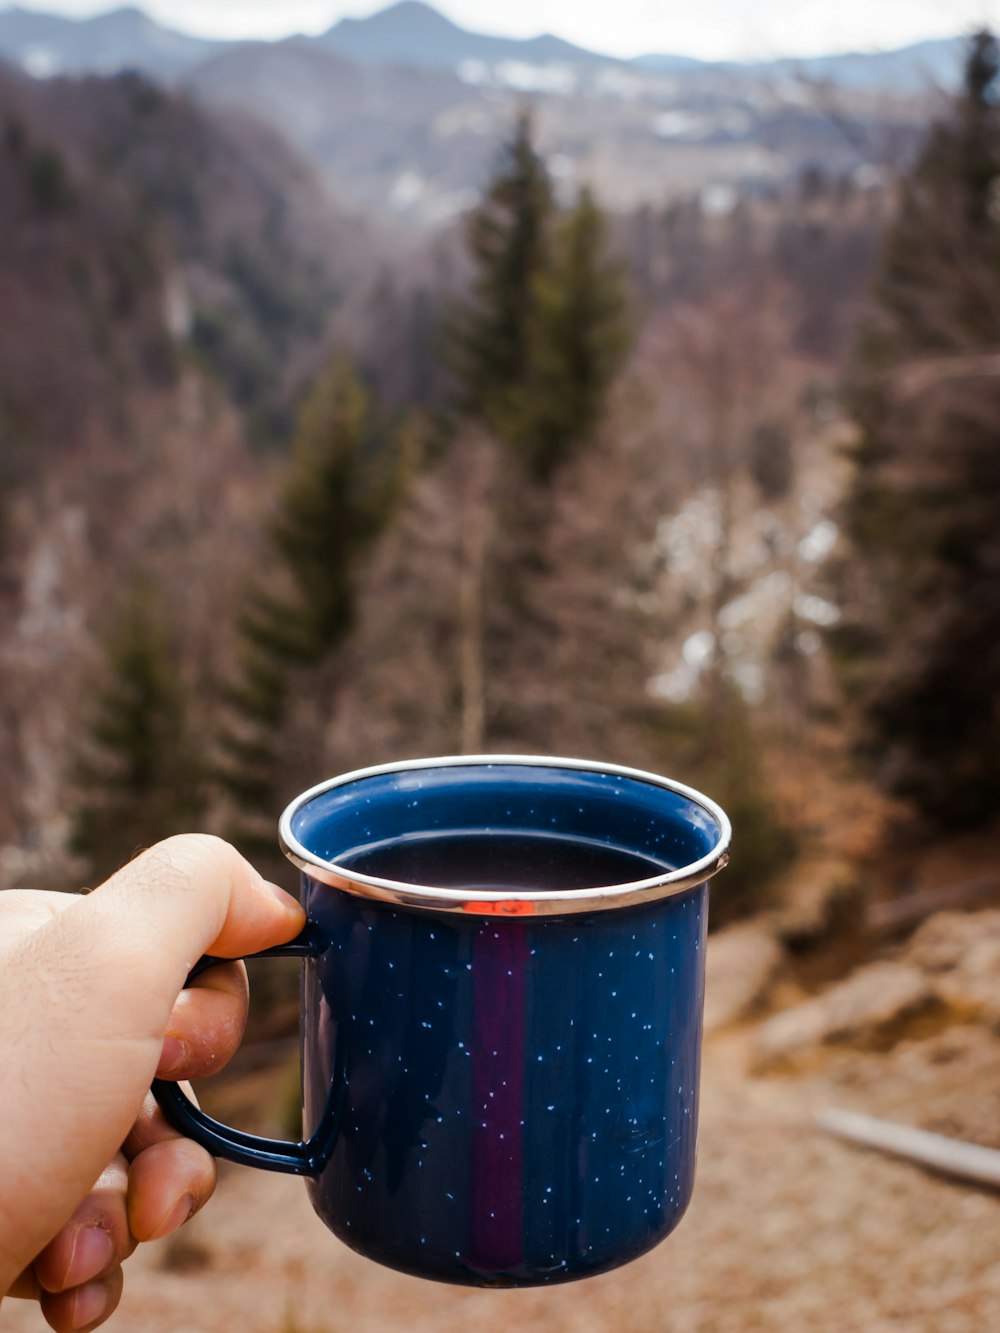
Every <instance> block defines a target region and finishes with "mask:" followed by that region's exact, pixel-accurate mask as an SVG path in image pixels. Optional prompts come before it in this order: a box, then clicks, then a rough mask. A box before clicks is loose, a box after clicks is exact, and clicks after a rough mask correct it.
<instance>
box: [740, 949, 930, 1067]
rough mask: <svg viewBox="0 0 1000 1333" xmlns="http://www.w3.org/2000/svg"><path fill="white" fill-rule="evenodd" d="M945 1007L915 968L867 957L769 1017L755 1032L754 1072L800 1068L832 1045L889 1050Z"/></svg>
mask: <svg viewBox="0 0 1000 1333" xmlns="http://www.w3.org/2000/svg"><path fill="white" fill-rule="evenodd" d="M943 1012H944V1004H943V1002H942V1000H941V997H940V996H939V994H938V992H937V990H936V988H935V986H934V985H933V984H932V983H931V981H930V979H929V978H928V977H927V976H926V975H925V974H924V973H923V972H922V971H921V970H920V969H919V968H917V967H912V966H910V965H908V964H905V963H892V962H880V963H871V964H869V965H868V966H867V967H862V968H859V969H858V971H856V972H854V973H853V974H852V975H851V976H849V977H848V978H847V979H846V980H845V981H841V982H839V983H838V984H837V985H835V986H832V987H831V988H830V989H829V990H828V991H826V992H824V994H822V995H819V996H817V997H816V998H815V999H812V1000H807V1001H806V1002H805V1003H803V1004H797V1005H794V1006H793V1007H792V1008H791V1009H785V1010H784V1011H783V1012H781V1013H779V1014H775V1016H774V1017H773V1018H770V1019H768V1021H767V1022H766V1023H764V1024H763V1025H762V1026H761V1027H760V1029H759V1030H758V1032H757V1039H756V1045H755V1049H754V1052H753V1055H752V1060H751V1063H752V1067H753V1070H754V1072H755V1073H765V1072H772V1071H775V1070H780V1069H790V1068H801V1067H802V1066H805V1065H808V1064H810V1063H814V1062H815V1061H816V1060H817V1059H818V1058H819V1057H820V1056H821V1055H822V1052H823V1048H824V1047H829V1046H835V1045H843V1046H853V1047H856V1048H858V1049H861V1050H889V1049H890V1048H891V1047H892V1046H894V1045H895V1044H896V1042H897V1041H899V1040H900V1038H902V1037H903V1036H912V1035H916V1033H917V1032H918V1031H919V1030H920V1029H921V1028H925V1029H926V1028H927V1027H929V1026H931V1024H932V1022H936V1021H939V1020H940V1018H941V1016H942V1015H943Z"/></svg>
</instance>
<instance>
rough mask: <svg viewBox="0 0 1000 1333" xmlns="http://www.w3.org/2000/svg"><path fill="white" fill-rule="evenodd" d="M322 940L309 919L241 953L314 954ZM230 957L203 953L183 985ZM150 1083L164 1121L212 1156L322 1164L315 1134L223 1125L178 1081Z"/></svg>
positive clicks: (270, 1165) (308, 1169)
mask: <svg viewBox="0 0 1000 1333" xmlns="http://www.w3.org/2000/svg"><path fill="white" fill-rule="evenodd" d="M322 947H323V946H322V943H321V941H320V939H319V936H318V935H317V932H316V930H315V928H314V927H313V925H312V924H311V923H310V924H309V925H307V926H306V927H305V929H304V930H303V931H301V933H300V934H298V935H296V937H295V939H293V940H289V942H288V943H287V944H278V945H275V946H274V947H273V948H271V949H262V950H261V951H260V953H254V954H247V955H246V957H248V958H315V957H316V955H317V954H318V953H320V952H321V951H322ZM237 961H238V960H237V959H234V958H215V957H213V956H212V955H211V954H204V955H203V956H202V957H201V958H199V959H198V961H197V963H195V965H194V967H193V968H192V969H191V971H190V972H189V973H188V976H187V980H186V981H185V983H184V984H185V986H187V985H190V983H191V982H192V981H194V980H195V978H196V977H200V976H201V974H202V973H203V972H207V971H208V969H209V968H210V967H216V966H217V965H218V964H219V963H232V962H237ZM150 1086H151V1090H152V1093H153V1096H154V1097H155V1098H156V1100H157V1102H158V1103H159V1105H160V1109H161V1110H162V1112H163V1115H164V1118H165V1119H166V1121H167V1123H168V1124H169V1125H171V1126H172V1127H173V1128H174V1129H176V1130H177V1131H178V1132H179V1133H181V1134H184V1135H185V1136H186V1137H187V1138H189V1139H194V1141H195V1143H200V1144H201V1146H202V1147H203V1148H207V1149H208V1151H209V1152H210V1153H211V1154H212V1155H213V1156H214V1157H224V1158H225V1159H226V1160H227V1161H230V1162H240V1163H242V1164H243V1165H245V1166H256V1167H259V1168H262V1169H263V1170H264V1171H284V1172H287V1173H289V1174H291V1175H296V1176H315V1175H317V1174H318V1173H319V1171H320V1170H321V1169H322V1166H323V1154H322V1151H321V1147H320V1145H319V1144H318V1142H317V1135H316V1134H314V1135H313V1136H312V1138H311V1139H304V1140H301V1139H300V1140H299V1142H298V1143H295V1142H292V1141H291V1140H290V1139H268V1138H264V1137H262V1136H261V1135H259V1134H247V1133H246V1132H245V1131H244V1130H241V1129H234V1128H233V1127H232V1126H231V1125H224V1124H223V1123H222V1122H221V1121H220V1120H213V1119H212V1117H211V1116H210V1115H206V1114H205V1112H204V1111H203V1110H201V1108H200V1107H198V1106H195V1104H194V1102H192V1101H191V1100H190V1099H189V1098H188V1096H187V1095H186V1093H185V1092H184V1091H183V1090H182V1089H181V1087H180V1085H179V1084H177V1083H174V1082H172V1081H170V1080H168V1079H162V1078H154V1079H153V1082H152V1084H151V1085H150Z"/></svg>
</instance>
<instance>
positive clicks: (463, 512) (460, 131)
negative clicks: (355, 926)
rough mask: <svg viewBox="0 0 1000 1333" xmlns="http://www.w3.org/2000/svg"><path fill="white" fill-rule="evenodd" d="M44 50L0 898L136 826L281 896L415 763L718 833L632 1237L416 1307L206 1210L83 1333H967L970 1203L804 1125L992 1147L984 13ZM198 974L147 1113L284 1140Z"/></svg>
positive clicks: (290, 1222) (945, 1179)
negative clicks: (677, 1045)
mask: <svg viewBox="0 0 1000 1333" xmlns="http://www.w3.org/2000/svg"><path fill="white" fill-rule="evenodd" d="M48 8H49V9H51V10H53V11H54V10H55V9H58V10H59V13H55V12H46V9H45V8H44V7H43V6H42V5H38V6H37V7H36V6H35V5H32V6H31V7H29V8H19V7H13V8H3V9H0V751H2V753H3V756H4V761H3V764H2V767H0V890H2V889H7V888H13V887H57V888H64V889H67V890H76V889H79V888H80V887H81V886H83V885H90V884H96V883H98V882H100V880H101V879H102V878H103V877H105V876H106V875H107V874H108V873H110V872H111V871H112V870H114V869H115V868H116V867H117V866H119V865H121V864H122V863H123V862H124V861H126V860H128V859H129V857H130V856H132V855H133V854H134V853H135V851H136V850H137V849H139V848H141V847H143V846H145V845H148V844H149V843H150V842H153V841H156V840H157V839H159V838H161V837H163V836H165V835H167V834H169V833H172V832H175V831H179V830H188V829H206V830H210V831H213V832H216V833H220V834H222V835H223V836H225V837H228V838H230V839H232V840H233V841H235V842H236V843H237V844H238V845H239V846H240V847H241V848H242V849H243V850H244V851H245V852H246V853H247V854H248V855H250V856H252V857H253V858H254V859H255V861H256V862H257V864H258V865H259V866H260V867H261V869H262V870H264V871H265V872H266V873H268V874H270V875H271V876H272V877H274V878H277V879H279V881H280V882H283V883H285V884H287V885H288V886H289V887H294V876H293V875H292V874H291V873H290V870H289V868H288V867H287V866H285V865H284V864H283V863H282V862H281V860H280V858H279V857H278V855H277V852H276V848H275V825H276V820H277V816H278V813H279V812H280V810H281V809H282V807H283V806H284V804H285V803H286V801H287V800H289V799H290V798H291V797H292V796H293V795H295V794H296V793H297V792H299V791H301V790H303V789H304V788H306V787H308V786H311V785H312V784H314V783H316V782H318V781H320V780H322V779H323V778H325V777H328V776H331V775H333V774H335V773H338V772H342V771H345V770H347V769H350V768H353V767H358V766H362V765H367V764H373V763H378V762H383V761H388V760H392V759H399V758H405V757H412V756H417V755H430V754H447V753H456V752H480V751H509V752H537V753H546V752H547V753H555V754H567V755H580V756H586V757H590V758H599V759H604V760H609V761H615V762H619V763H625V764H629V765H633V766H637V767H641V768H648V769H653V770H656V771H661V772H664V773H666V774H669V775H671V776H673V777H676V778H679V779H681V780H683V781H686V782H688V783H691V784H693V785H695V786H698V787H701V788H703V789H704V790H706V791H707V792H708V793H709V794H710V795H712V796H713V797H715V798H716V799H717V800H719V801H720V802H721V803H722V804H723V805H724V806H725V807H726V808H727V810H728V811H729V813H730V815H731V817H732V819H733V823H734V826H735V843H734V857H733V863H732V865H731V867H730V868H729V869H728V870H726V872H725V873H724V874H723V875H721V876H720V877H719V878H718V879H717V880H715V881H714V882H713V887H712V929H713V935H712V938H711V941H710V950H709V987H708V997H707V1012H706V1022H707V1028H708V1039H707V1045H706V1052H705V1073H704V1090H703V1111H702V1134H701V1140H700V1164H699V1183H698V1186H697V1188H696V1194H695V1202H694V1203H693V1205H692V1207H691V1210H690V1213H689V1216H688V1218H687V1219H686V1220H685V1221H684V1223H683V1224H682V1226H681V1228H680V1229H679V1231H678V1232H677V1233H676V1235H675V1236H674V1237H672V1238H671V1239H670V1240H669V1241H668V1242H667V1243H666V1244H665V1245H664V1246H662V1247H661V1248H660V1249H658V1250H657V1251H655V1252H654V1253H652V1254H651V1255H649V1256H647V1257H646V1258H644V1259H642V1260H640V1261H638V1262H637V1263H636V1264H634V1265H632V1266H630V1267H629V1268H627V1269H625V1270H623V1271H621V1272H620V1273H616V1274H610V1275H607V1276H605V1277H602V1278H597V1279H593V1280H591V1281H590V1282H587V1283H585V1284H582V1285H578V1286H571V1287H567V1288H562V1289H556V1290H552V1291H541V1292H539V1291H534V1292H515V1293H505V1294H503V1295H499V1294H490V1293H479V1292H471V1291H463V1290H458V1289H455V1290H453V1289H450V1288H443V1287H435V1286H432V1285H430V1284H426V1283H421V1282H419V1281H416V1280H414V1279H409V1278H405V1277H400V1276H398V1275H395V1274H391V1273H388V1272H386V1271H384V1270H380V1269H378V1268H376V1267H375V1266H373V1265H371V1264H368V1263H366V1262H365V1261H363V1260H361V1259H358V1258H357V1257H356V1256H354V1255H353V1254H351V1253H350V1252H349V1251H348V1250H346V1249H345V1248H344V1247H342V1246H341V1245H340V1244H339V1242H337V1241H336V1240H334V1239H333V1238H332V1237H331V1236H330V1235H329V1234H328V1233H327V1232H326V1231H325V1230H324V1229H323V1227H322V1226H321V1224H320V1223H319V1222H318V1221H316V1220H315V1219H314V1218H313V1216H312V1214H311V1212H310V1210H309V1205H308V1202H307V1200H306V1196H305V1192H304V1190H303V1189H302V1186H301V1183H300V1182H297V1181H295V1180H289V1179H286V1178H282V1177H271V1176H266V1175H264V1174H263V1173H259V1174H258V1173H250V1172H247V1171H243V1170H239V1169H236V1168H234V1169H232V1170H231V1171H229V1170H225V1171H224V1179H223V1183H222V1186H221V1189H220V1194H219V1197H218V1198H217V1199H216V1200H215V1202H214V1204H213V1206H212V1207H211V1208H210V1209H209V1210H208V1212H207V1214H206V1216H205V1217H199V1218H198V1219H196V1220H195V1221H194V1222H193V1223H192V1224H191V1226H190V1227H188V1228H185V1231H184V1233H183V1234H182V1235H180V1236H178V1237H176V1238H174V1239H172V1240H170V1241H168V1242H166V1243H164V1244H162V1245H159V1246H153V1247H147V1248H148V1249H149V1253H147V1254H143V1255H141V1256H137V1258H136V1259H134V1260H133V1261H131V1263H130V1265H129V1269H130V1272H131V1276H130V1278H129V1281H128V1283H127V1285H126V1295H125V1299H124V1301H123V1304H122V1306H121V1309H120V1311H119V1313H118V1314H117V1315H116V1316H115V1322H114V1324H113V1326H116V1327H118V1328H119V1329H122V1330H126V1329H128V1330H135V1331H136V1333H138V1331H139V1330H142V1331H143V1333H147V1331H152V1333H160V1331H161V1330H162V1333H178V1331H179V1330H185V1331H190V1333H214V1331H215V1330H220V1329H236V1328H239V1329H245V1330H250V1331H251V1333H338V1331H339V1330H342V1329H345V1328H348V1327H350V1328H351V1329H352V1330H356V1331H357V1333H365V1331H368V1330H371V1331H375V1330H388V1329H394V1328H397V1327H399V1326H401V1325H402V1324H403V1323H404V1322H405V1323H406V1324H407V1326H409V1327H411V1328H412V1329H414V1330H427V1331H428V1333H430V1331H431V1330H435V1331H437V1330H441V1331H442V1333H443V1331H445V1330H450V1329H458V1328H464V1327H465V1326H466V1324H467V1323H468V1322H470V1321H475V1322H476V1324H477V1325H478V1326H479V1327H480V1328H481V1329H482V1330H483V1333H490V1330H500V1329H506V1328H507V1327H508V1326H509V1325H510V1323H511V1322H512V1321H514V1320H517V1321H520V1323H521V1325H522V1326H523V1327H525V1328H539V1329H540V1328H543V1327H544V1328H545V1329H546V1330H551V1331H552V1333H559V1331H560V1330H563V1329H565V1330H570V1329H572V1330H574V1333H586V1331H587V1330H595V1331H596V1330H605V1329H611V1328H615V1329H621V1330H625V1331H626V1333H633V1331H634V1333H654V1331H656V1333H658V1331H660V1330H664V1331H665V1333H687V1331H689V1330H690V1331H692V1333H693V1331H699V1330H733V1331H734V1333H741V1331H742V1330H749V1329H757V1328H767V1329H772V1330H804V1329H809V1330H813V1329H815V1330H831V1331H832V1330H838V1331H839V1333H843V1331H844V1330H855V1329H856V1330H865V1331H866V1333H867V1331H869V1330H870V1331H871V1333H881V1330H896V1329H905V1330H927V1331H928V1333H945V1331H951V1330H957V1331H959V1330H960V1331H964V1330H977V1333H980V1331H981V1330H984V1329H987V1328H997V1327H1000V1265H997V1263H996V1259H997V1252H998V1249H1000V1245H998V1241H1000V1197H998V1194H997V1192H996V1191H995V1190H993V1191H992V1192H991V1191H990V1190H989V1189H986V1188H983V1187H982V1186H977V1185H975V1184H973V1183H970V1182H968V1181H964V1182H963V1181H958V1180H955V1179H953V1178H952V1177H950V1176H949V1175H948V1174H947V1173H942V1174H938V1175H929V1174H927V1173H925V1172H924V1171H923V1170H921V1169H920V1168H919V1167H917V1166H915V1165H913V1164H912V1163H910V1162H908V1161H905V1160H896V1159H892V1158H888V1157H884V1156H876V1155H873V1154H871V1153H867V1152H863V1151H862V1150H860V1149H859V1148H857V1147H855V1146H850V1145H848V1144H847V1143H845V1142H843V1141H841V1140H840V1139H838V1138H834V1137H832V1136H830V1135H829V1134H827V1133H825V1132H824V1131H823V1130H822V1129H820V1128H819V1127H818V1125H817V1123H816V1120H815V1117H816V1114H817V1113H818V1112H820V1111H823V1110H824V1109H826V1108H829V1107H830V1106H834V1107H840V1108H848V1109H853V1110H855V1111H861V1112H865V1113H867V1114H870V1115H875V1116H878V1117H880V1118H883V1119H884V1120H886V1121H888V1122H891V1123H892V1124H906V1125H910V1126H916V1127H918V1128H923V1129H926V1130H931V1131H934V1132H937V1133H940V1134H943V1135H946V1136H948V1137H950V1138H952V1139H958V1140H965V1141H970V1142H973V1143H976V1144H979V1145H981V1146H983V1147H987V1148H994V1149H1000V863H998V851H1000V822H998V820H1000V702H998V700H1000V77H998V68H1000V55H998V50H997V46H996V44H995V42H994V40H993V37H992V36H991V35H990V31H989V25H990V23H991V22H997V23H1000V6H997V5H992V4H985V3H980V4H975V5H968V6H965V7H964V8H963V7H961V6H957V7H956V6H951V7H950V8H949V11H948V13H945V12H944V10H943V9H942V8H941V7H939V6H930V5H921V4H908V5H907V6H905V7H903V6H899V5H889V4H884V5H880V6H878V7H877V11H876V12H871V11H873V10H874V9H875V7H872V6H867V7H862V6H858V5H852V4H842V5H839V6H838V7H837V12H836V13H835V14H834V13H831V12H829V8H828V7H824V6H820V5H819V4H812V3H805V4H800V5H797V6H794V7H789V6H787V5H780V4H776V3H761V4H759V5H756V6H754V5H749V6H748V5H746V4H738V3H736V2H735V0H706V3H704V4H703V5H701V6H699V7H697V9H696V11H694V12H692V13H691V14H689V15H687V16H680V15H678V14H675V13H671V14H670V15H668V14H667V12H666V11H667V7H666V6H665V5H655V4H649V3H639V2H638V0H621V3H619V4H616V5H615V6H614V7H613V8H612V7H610V6H601V7H598V6H592V7H586V6H576V7H570V6H566V7H564V6H562V5H560V4H559V3H557V2H556V0H550V3H548V4H545V3H537V4H534V5H532V6H531V7H530V9H528V8H527V7H524V9H523V10H522V6H520V5H514V4H509V5H507V6H504V7H502V9H494V8H493V7H490V6H487V5H486V4H485V3H483V2H482V0H463V2H462V3H460V2H459V0H454V3H443V4H442V6H441V8H440V9H434V8H431V7H429V6H428V5H425V4H423V3H420V2H419V0H403V2H402V3H400V4H396V5H393V6H391V7H390V8H388V9H384V10H381V11H378V12H376V11H374V10H372V9H371V7H370V6H369V7H367V8H366V7H365V6H364V5H357V6H354V7H351V8H348V7H347V6H345V5H338V4H337V0H322V2H320V0H315V2H314V0H298V3H289V4H285V5H281V6H275V5H271V4H268V5H264V4H262V3H254V0H246V2H245V3H237V0H232V2H231V3H228V4H223V3H216V4H215V5H214V6H213V7H211V8H209V7H206V6H197V5H195V4H193V3H184V0H176V3H174V0H158V3H156V4H152V3H151V4H150V5H149V6H148V8H147V9H146V10H145V11H140V10H138V9H120V10H116V11H114V12H112V13H108V12H101V10H100V5H99V3H97V2H96V0H95V3H88V0H79V2H78V3H76V4H71V3H69V0H67V2H66V3H64V4H57V3H56V0H52V3H51V4H50V5H49V6H48ZM866 11H868V12H866ZM544 26H549V27H551V28H552V30H553V33H555V34H557V35H543V36H539V35H538V32H539V29H540V28H541V27H544ZM300 29H301V30H302V31H299V30H300ZM302 32H306V33H307V34H308V35H302ZM295 34H298V35H295ZM859 52H860V53H859ZM253 981H254V991H255V996H256V1000H255V1005H254V1010H253V1014H252V1017H251V1025H250V1030H249V1033H248V1040H247V1043H246V1045H245V1046H244V1048H243V1050H242V1051H241V1053H240V1054H239V1055H238V1056H237V1058H236V1059H235V1060H234V1062H233V1063H232V1065H231V1066H230V1068H229V1069H228V1070H227V1071H226V1072H225V1073H224V1074H222V1075H219V1076H218V1077H217V1078H216V1079H214V1080H212V1081H211V1083H210V1084H206V1085H205V1086H204V1087H203V1088H202V1089H200V1092H201V1094H202V1096H203V1099H204V1101H205V1102H206V1103H207V1104H208V1106H209V1108H210V1109H212V1110H214V1111H215V1112H216V1113H219V1114H224V1115H225V1116H227V1117H232V1118H235V1119H236V1120H237V1121H238V1122H239V1123H241V1124H242V1125H243V1126H245V1127H247V1128H254V1129H258V1130H266V1131H269V1132H281V1133H297V1132H298V1119H297V1117H298V1072H297V1071H298V1065H297V1053H296V1038H295V1028H296V1011H297V981H296V972H295V967H294V965H293V964H288V970H282V966H281V965H271V966H270V967H269V968H268V969H266V970H265V969H263V968H261V969H260V970H259V971H257V972H255V975H254V978H253ZM8 1305H9V1303H8ZM4 1318H5V1319H6V1321H7V1324H8V1326H9V1327H10V1328H12V1329H25V1330H27V1329H36V1328H40V1327H41V1326H42V1321H41V1316H40V1315H39V1314H38V1313H37V1311H36V1310H35V1309H34V1308H29V1307H27V1306H24V1305H19V1306H11V1307H10V1308H8V1306H5V1308H4Z"/></svg>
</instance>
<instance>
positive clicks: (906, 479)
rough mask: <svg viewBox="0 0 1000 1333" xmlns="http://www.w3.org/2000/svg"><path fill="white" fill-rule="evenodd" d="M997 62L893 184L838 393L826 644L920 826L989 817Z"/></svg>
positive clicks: (999, 668)
mask: <svg viewBox="0 0 1000 1333" xmlns="http://www.w3.org/2000/svg"><path fill="white" fill-rule="evenodd" d="M998 68H1000V63H998V53H997V46H996V43H995V41H994V39H993V38H992V36H990V35H989V34H988V33H979V34H978V35H977V36H976V37H975V38H974V39H973V41H972V43H971V46H970V50H969V55H968V61H967V65H966V71H965V85H964V89H963V91H962V94H961V95H960V96H959V97H958V98H957V99H956V102H955V104H954V106H953V108H952V110H951V113H950V115H949V116H948V117H947V119H945V120H943V121H942V122H941V123H940V124H938V125H936V126H935V127H934V128H933V129H932V131H931V133H930V134H929V136H928V139H927V143H926V145H925V147H924V150H923V152H922V153H921V155H920V157H919V159H918V161H917V162H916V164H915V166H914V168H913V170H912V172H911V174H910V176H909V178H908V179H907V180H906V182H905V183H904V185H903V189H902V193H901V200H900V208H899V215H898V219H897V221H896V223H895V225H894V227H893V228H892V230H891V232H890V235H889V237H888V242H887V245H886V251H885V260H884V266H883V271H882V275H881V281H880V283H879V286H878V288H877V291H876V313H875V317H874V318H873V320H872V323H871V326H870V327H869V329H868V330H867V332H866V335H865V337H864V340H863V342H862V345H861V349H860V354H859V358H858V366H857V370H856V373H855V375H854V380H853V385H852V390H853V400H854V408H855V413H856V417H857V420H858V423H859V425H860V428H861V441H860V445H859V447H858V449H857V453H856V464H857V468H856V476H855V480H854V483H853V488H852V490H851V493H850V495H849V498H848V504H847V526H848V530H849V533H850V535H851V537H852V538H853V541H854V545H855V550H856V559H855V561H854V562H853V563H852V564H851V565H850V566H848V567H846V570H845V573H846V578H845V580H844V583H845V587H844V590H843V591H844V601H845V619H844V624H843V626H842V628H841V629H840V630H839V631H838V632H837V633H836V635H835V636H834V647H835V649H837V650H838V654H839V658H840V662H841V665H842V667H843V671H844V679H845V681H846V683H847V685H848V687H849V688H850V689H851V690H852V692H853V694H854V696H855V697H856V699H857V701H858V703H859V706H860V716H861V719H862V728H861V736H860V743H861V747H862V749H863V750H864V751H865V752H866V753H867V754H869V755H870V756H871V757H872V758H873V759H874V760H875V761H876V763H877V766H878V771H879V773H880V774H881V777H882V779H883V780H884V781H885V783H886V784H887V785H888V786H889V787H890V788H891V789H893V790H894V791H896V792H898V793H900V794H902V795H904V796H906V797H908V798H911V799H912V800H913V801H914V802H915V803H916V804H917V806H918V807H919V808H920V809H921V810H922V811H923V812H924V813H925V814H926V815H927V816H929V817H931V818H932V819H935V820H938V821H942V822H946V823H951V824H953V823H965V824H969V823H974V822H977V821H980V820H983V819H986V818H989V817H990V816H992V815H994V814H996V813H997V812H998V811H1000V709H998V705H997V700H998V699H1000V378H998V376H997V373H996V362H997V355H998V352H1000V195H998V192H997V182H998V181H1000V109H998V106H997V93H998V78H997V76H998Z"/></svg>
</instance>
